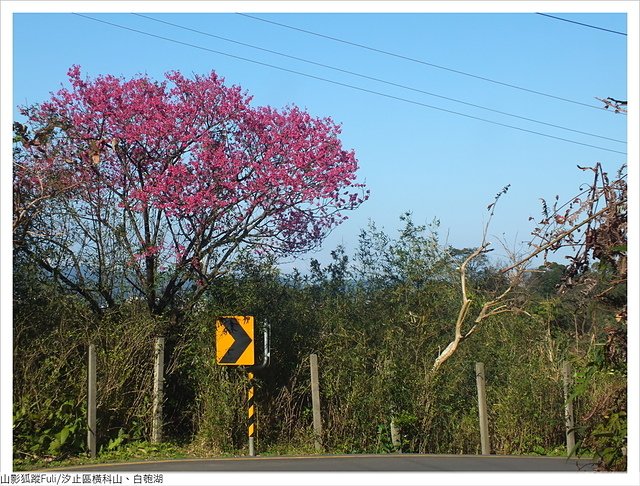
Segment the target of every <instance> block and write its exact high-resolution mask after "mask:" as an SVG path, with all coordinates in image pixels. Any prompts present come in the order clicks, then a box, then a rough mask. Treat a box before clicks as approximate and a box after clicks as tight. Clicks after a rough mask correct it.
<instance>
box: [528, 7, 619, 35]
mask: <svg viewBox="0 0 640 486" xmlns="http://www.w3.org/2000/svg"><path fill="white" fill-rule="evenodd" d="M536 14H537V15H542V16H543V17H549V18H551V19H556V20H562V21H563V22H569V23H571V24H577V25H582V26H583V27H589V28H591V29H598V30H604V31H605V32H611V33H612V34H619V35H624V36H625V37H626V36H627V34H625V33H624V32H619V31H617V30H610V29H605V28H603V27H598V26H596V25H590V24H583V23H582V22H576V21H575V20H569V19H563V18H562V17H556V16H555V15H549V14H545V13H540V12H536Z"/></svg>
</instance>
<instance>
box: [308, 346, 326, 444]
mask: <svg viewBox="0 0 640 486" xmlns="http://www.w3.org/2000/svg"><path fill="white" fill-rule="evenodd" d="M309 361H310V363H311V404H312V406H313V435H314V442H315V447H316V451H317V452H322V450H323V446H322V417H321V415H320V382H319V380H318V355H316V354H312V355H311V356H310V357H309Z"/></svg>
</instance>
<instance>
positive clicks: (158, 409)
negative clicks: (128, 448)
mask: <svg viewBox="0 0 640 486" xmlns="http://www.w3.org/2000/svg"><path fill="white" fill-rule="evenodd" d="M153 371H154V372H153V408H152V411H151V413H152V417H153V419H152V425H151V442H153V443H159V442H162V402H163V401H164V338H163V337H157V338H156V339H155V346H154V367H153Z"/></svg>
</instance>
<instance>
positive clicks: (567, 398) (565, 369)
mask: <svg viewBox="0 0 640 486" xmlns="http://www.w3.org/2000/svg"><path fill="white" fill-rule="evenodd" d="M562 382H563V389H564V424H565V435H566V439H567V456H571V455H572V454H573V449H574V448H575V446H576V433H575V423H574V418H573V400H572V399H571V388H572V386H573V378H572V376H571V363H569V362H568V361H565V362H564V363H563V364H562Z"/></svg>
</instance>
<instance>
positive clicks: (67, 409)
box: [13, 399, 86, 458]
mask: <svg viewBox="0 0 640 486" xmlns="http://www.w3.org/2000/svg"><path fill="white" fill-rule="evenodd" d="M85 416H86V409H85V408H84V407H83V406H81V405H78V404H76V403H74V402H73V401H72V400H67V401H65V402H62V403H59V402H55V401H54V400H52V399H47V400H45V401H44V402H43V403H41V404H38V403H26V402H23V403H21V404H20V405H18V406H17V407H16V409H15V410H14V414H13V436H14V452H15V455H16V457H17V458H41V457H53V458H61V457H65V456H68V455H70V454H78V453H80V452H82V451H83V449H84V444H83V439H84V437H85V436H86V434H85V433H84V432H85V430H86V428H85V427H86V423H85V421H84V417H85Z"/></svg>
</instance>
